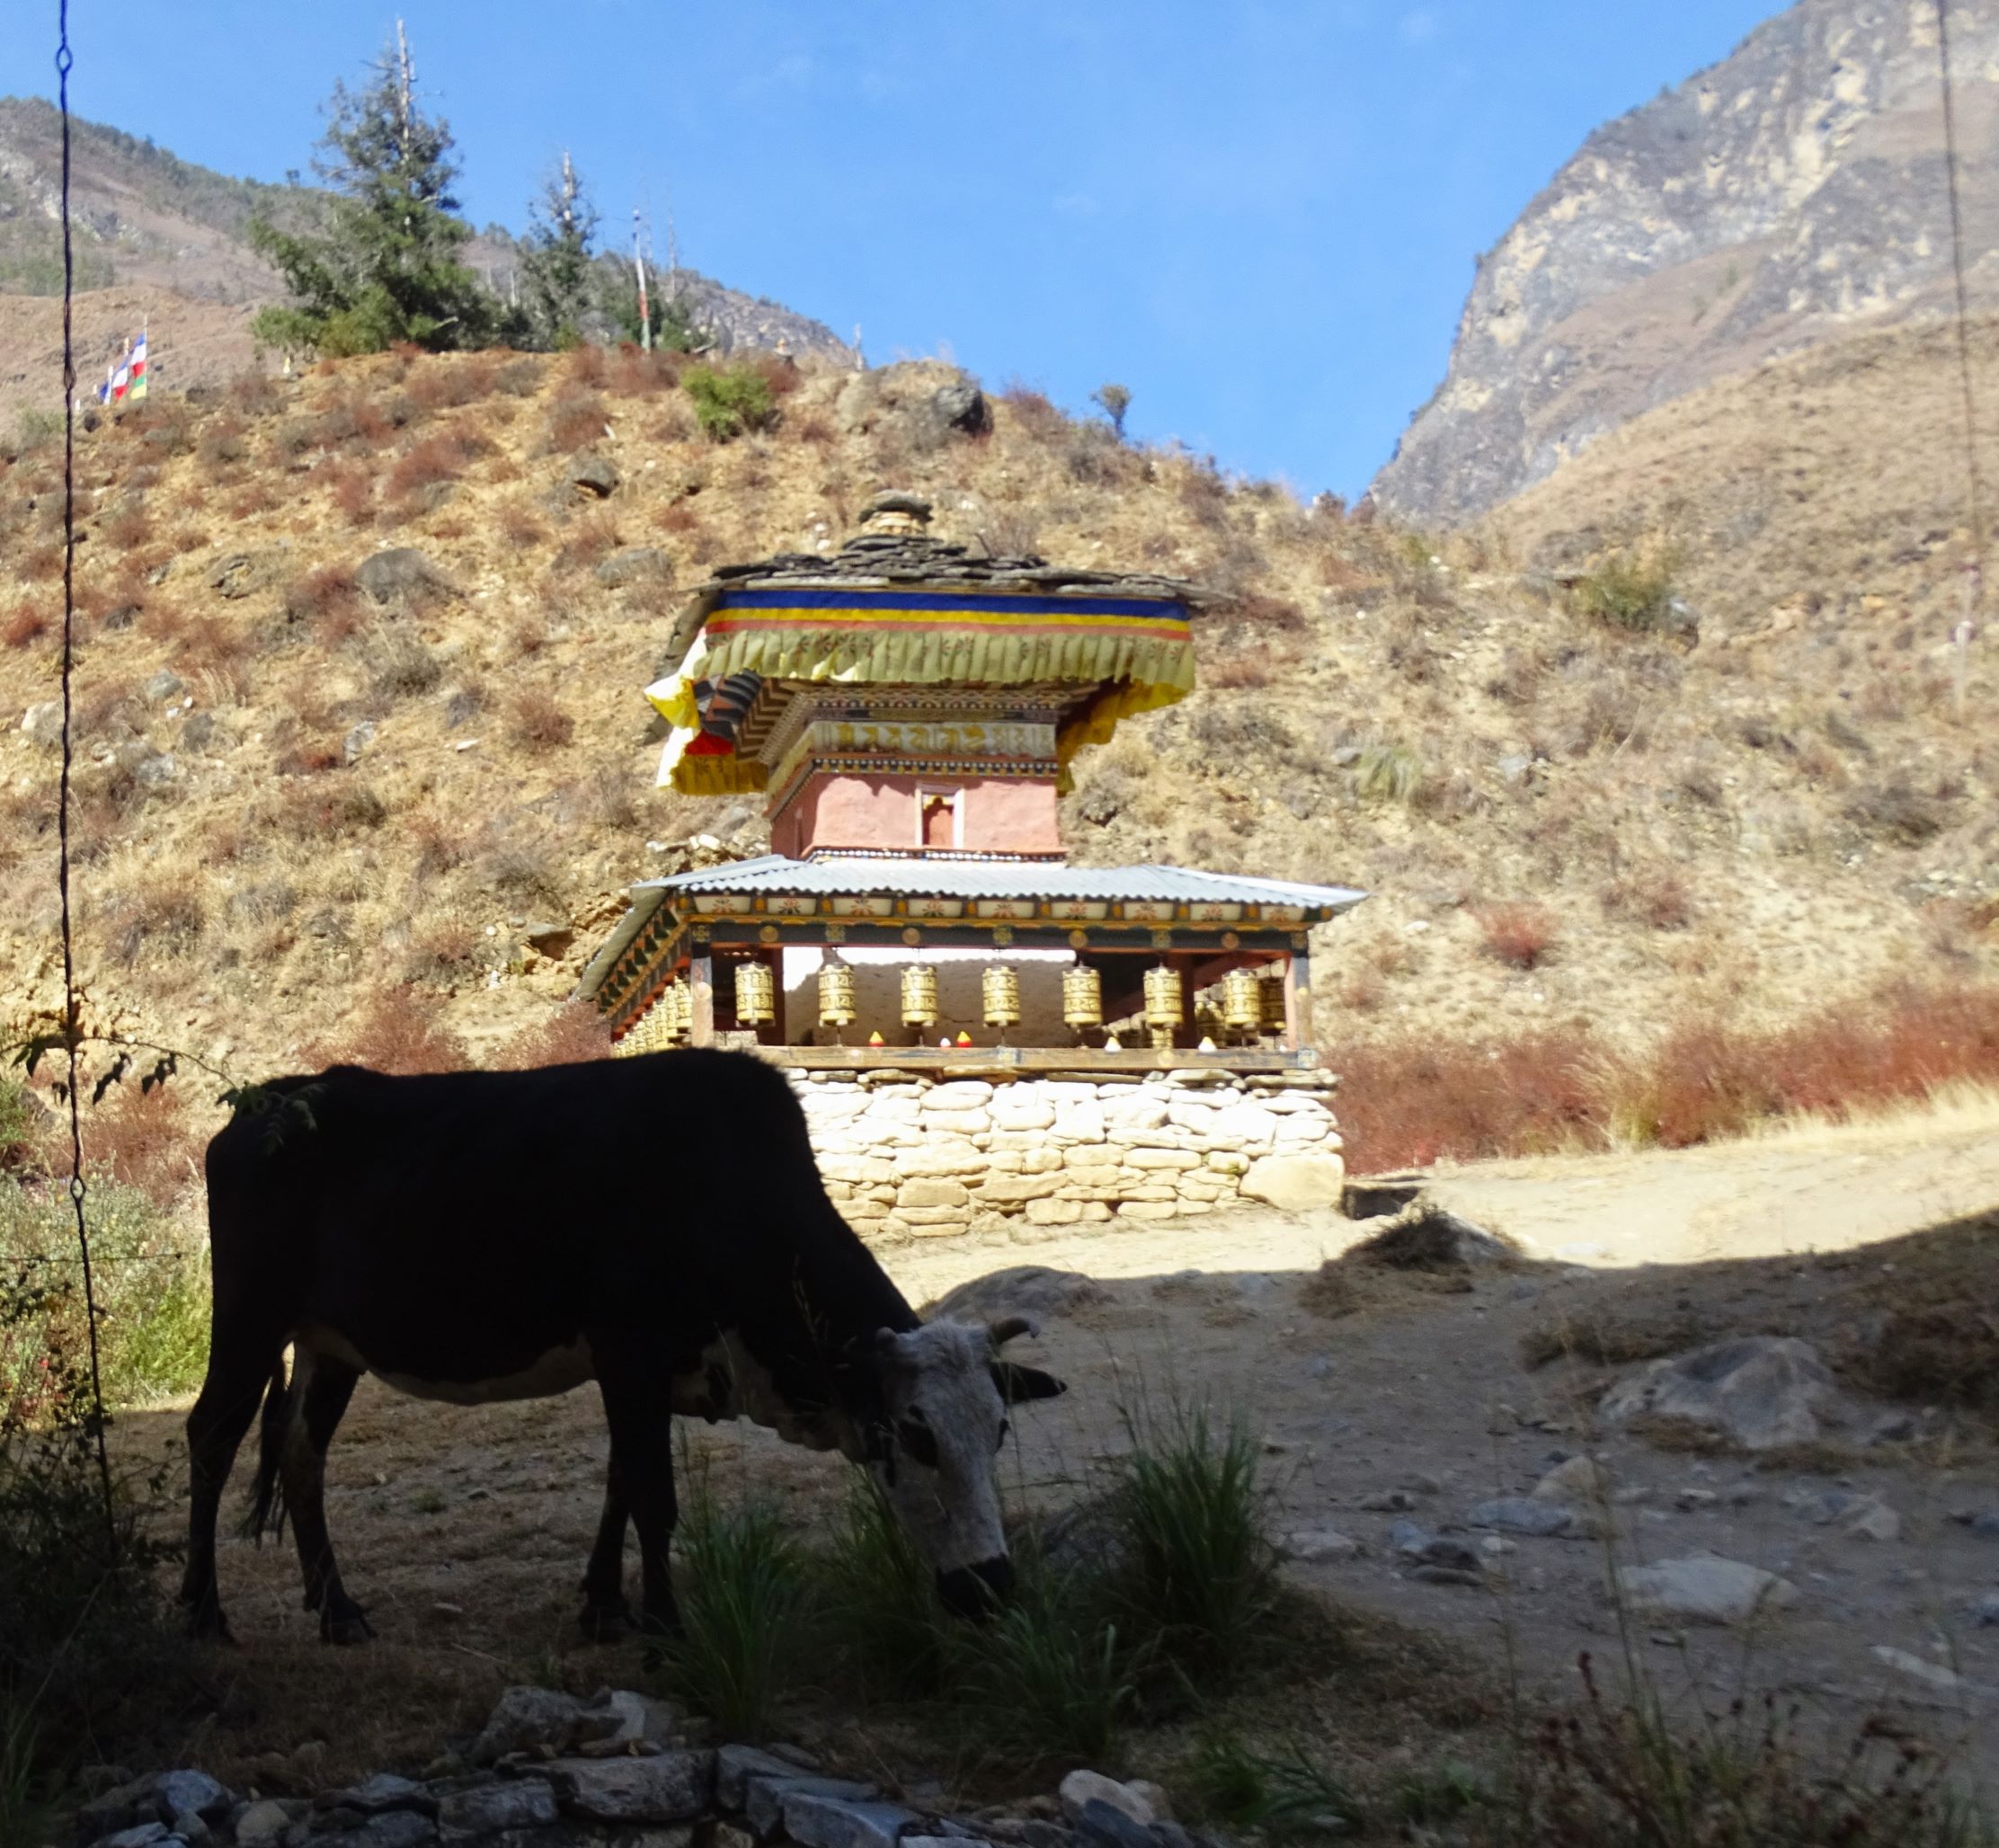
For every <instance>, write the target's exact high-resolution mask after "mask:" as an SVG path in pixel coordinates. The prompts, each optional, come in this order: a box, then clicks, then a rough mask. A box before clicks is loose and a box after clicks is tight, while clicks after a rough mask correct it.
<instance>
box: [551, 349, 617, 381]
mask: <svg viewBox="0 0 1999 1848" xmlns="http://www.w3.org/2000/svg"><path fill="white" fill-rule="evenodd" d="M563 376H564V378H566V379H567V380H568V382H569V384H570V385H571V386H573V387H574V388H576V389H578V390H582V391H601V390H602V389H603V388H604V386H607V385H608V384H609V383H610V376H611V356H610V353H609V350H608V349H606V348H604V347H600V346H591V345H589V344H588V343H587V342H586V343H585V344H584V345H582V346H576V347H572V348H571V349H570V350H569V357H568V358H567V359H566V360H564V361H563Z"/></svg>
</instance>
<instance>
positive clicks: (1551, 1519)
mask: <svg viewBox="0 0 1999 1848" xmlns="http://www.w3.org/2000/svg"><path fill="white" fill-rule="evenodd" d="M1464 1518H1465V1524H1466V1525H1467V1526H1470V1527H1490V1528H1494V1529H1496V1530H1497V1531H1498V1532H1500V1533H1530V1534H1535V1535H1538V1536H1541V1537H1542V1538H1548V1537H1550V1536H1552V1535H1554V1534H1558V1533H1575V1532H1576V1531H1577V1525H1578V1524H1577V1519H1576V1511H1575V1510H1574V1509H1573V1508H1565V1507H1563V1506H1561V1505H1560V1504H1559V1503H1558V1502H1550V1501H1536V1500H1534V1499H1533V1497H1531V1496H1523V1495H1503V1496H1500V1497H1497V1499H1495V1500H1493V1501H1484V1502H1480V1503H1479V1505H1478V1506H1477V1507H1475V1508H1473V1509H1472V1510H1471V1511H1470V1514H1468V1515H1466V1516H1465V1517H1464Z"/></svg>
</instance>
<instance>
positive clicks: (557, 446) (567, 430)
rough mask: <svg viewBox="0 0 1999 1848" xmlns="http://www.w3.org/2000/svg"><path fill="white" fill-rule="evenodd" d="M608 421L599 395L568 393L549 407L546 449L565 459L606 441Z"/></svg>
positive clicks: (544, 446)
mask: <svg viewBox="0 0 1999 1848" xmlns="http://www.w3.org/2000/svg"><path fill="white" fill-rule="evenodd" d="M579 351H581V349H579ZM604 419H605V412H604V401H603V399H601V398H600V397H599V396H597V395H596V394H595V393H593V392H577V391H567V392H564V394H563V395H562V396H560V397H559V398H557V399H556V400H555V404H552V405H551V406H550V407H549V411H548V433H547V435H546V438H545V439H544V440H543V444H542V447H543V448H544V449H546V451H547V452H548V453H549V454H551V455H561V456H566V455H573V454H574V452H575V451H576V450H578V449H587V448H588V447H589V446H590V445H591V443H594V442H600V441H601V440H602V439H603V435H604Z"/></svg>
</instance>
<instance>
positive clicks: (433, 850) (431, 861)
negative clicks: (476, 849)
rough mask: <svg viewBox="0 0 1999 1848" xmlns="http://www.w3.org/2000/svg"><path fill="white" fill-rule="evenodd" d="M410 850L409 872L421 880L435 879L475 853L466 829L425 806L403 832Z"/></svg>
mask: <svg viewBox="0 0 1999 1848" xmlns="http://www.w3.org/2000/svg"><path fill="white" fill-rule="evenodd" d="M404 840H406V842H407V843H408V845H409V848H410V849H411V862H410V871H411V874H412V876H413V877H414V878H415V879H417V880H418V881H420V882H422V881H428V880H431V879H434V878H436V877H437V875H439V874H440V873H449V872H450V871H451V869H452V868H453V867H455V866H463V865H464V864H465V863H466V860H467V859H469V858H470V857H471V855H472V843H471V842H470V841H469V840H467V839H466V833H465V831H464V829H462V828H461V827H459V826H458V824H457V823H456V822H453V821H451V820H450V819H449V817H448V816H445V815H442V814H440V813H438V812H437V811H436V810H435V809H425V810H423V811H422V813H419V814H418V815H417V816H416V818H415V819H414V820H413V821H412V822H411V823H410V824H409V826H408V828H407V829H406V830H405V831H404Z"/></svg>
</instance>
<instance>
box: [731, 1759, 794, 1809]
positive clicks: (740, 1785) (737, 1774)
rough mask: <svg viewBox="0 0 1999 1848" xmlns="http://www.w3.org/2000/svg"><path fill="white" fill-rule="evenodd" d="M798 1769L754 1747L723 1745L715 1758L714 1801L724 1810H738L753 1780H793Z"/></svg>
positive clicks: (746, 1797) (786, 1760) (745, 1798)
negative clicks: (771, 1778) (759, 1778)
mask: <svg viewBox="0 0 1999 1848" xmlns="http://www.w3.org/2000/svg"><path fill="white" fill-rule="evenodd" d="M797 1775H798V1767H797V1766H796V1765H795V1764H792V1763H791V1762H790V1761H789V1760H788V1759H784V1758H780V1757H778V1756H777V1754H776V1753H774V1752H766V1751H764V1750H763V1749H762V1748H761V1747H760V1746H723V1747H722V1749H721V1750H720V1751H719V1752H717V1753H716V1754H715V1800H716V1801H717V1802H718V1803H720V1804H721V1805H722V1806H723V1808H725V1809H741V1808H742V1806H743V1804H744V1803H745V1801H747V1800H748V1798H749V1785H750V1780H751V1778H752V1777H774V1778H793V1777H796V1776H797Z"/></svg>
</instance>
